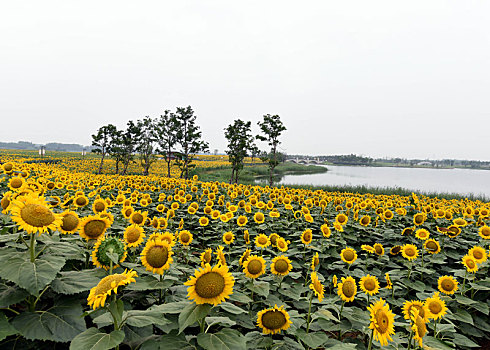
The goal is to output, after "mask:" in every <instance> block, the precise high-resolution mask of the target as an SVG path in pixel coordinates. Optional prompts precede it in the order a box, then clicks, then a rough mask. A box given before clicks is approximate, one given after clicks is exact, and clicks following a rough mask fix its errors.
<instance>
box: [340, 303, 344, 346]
mask: <svg viewBox="0 0 490 350" xmlns="http://www.w3.org/2000/svg"><path fill="white" fill-rule="evenodd" d="M344 304H345V301H342V306H341V307H340V313H339V340H341V339H342V311H344Z"/></svg>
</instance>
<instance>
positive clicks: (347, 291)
mask: <svg viewBox="0 0 490 350" xmlns="http://www.w3.org/2000/svg"><path fill="white" fill-rule="evenodd" d="M341 281H342V282H340V283H338V284H337V294H338V295H339V297H340V298H341V299H342V300H343V301H345V302H347V303H348V302H351V301H354V298H355V297H356V293H357V285H356V280H355V279H354V278H352V277H351V276H348V277H347V278H345V277H342V280H341Z"/></svg>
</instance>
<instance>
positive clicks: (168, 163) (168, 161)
mask: <svg viewBox="0 0 490 350" xmlns="http://www.w3.org/2000/svg"><path fill="white" fill-rule="evenodd" d="M170 156H171V150H170V147H169V148H168V152H167V170H168V177H170V163H171V162H172V158H170Z"/></svg>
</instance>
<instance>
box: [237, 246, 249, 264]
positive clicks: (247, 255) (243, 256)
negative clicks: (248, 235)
mask: <svg viewBox="0 0 490 350" xmlns="http://www.w3.org/2000/svg"><path fill="white" fill-rule="evenodd" d="M251 252H252V251H251V250H250V248H247V249H245V251H244V252H243V254H242V256H241V257H240V260H239V261H238V264H239V265H240V266H243V264H244V263H245V261H247V260H248V257H249V256H250V253H251Z"/></svg>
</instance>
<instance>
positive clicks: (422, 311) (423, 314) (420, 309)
mask: <svg viewBox="0 0 490 350" xmlns="http://www.w3.org/2000/svg"><path fill="white" fill-rule="evenodd" d="M413 307H414V308H416V309H417V310H418V311H419V315H420V317H422V318H424V317H425V311H424V308H423V307H421V306H419V305H413Z"/></svg>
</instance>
